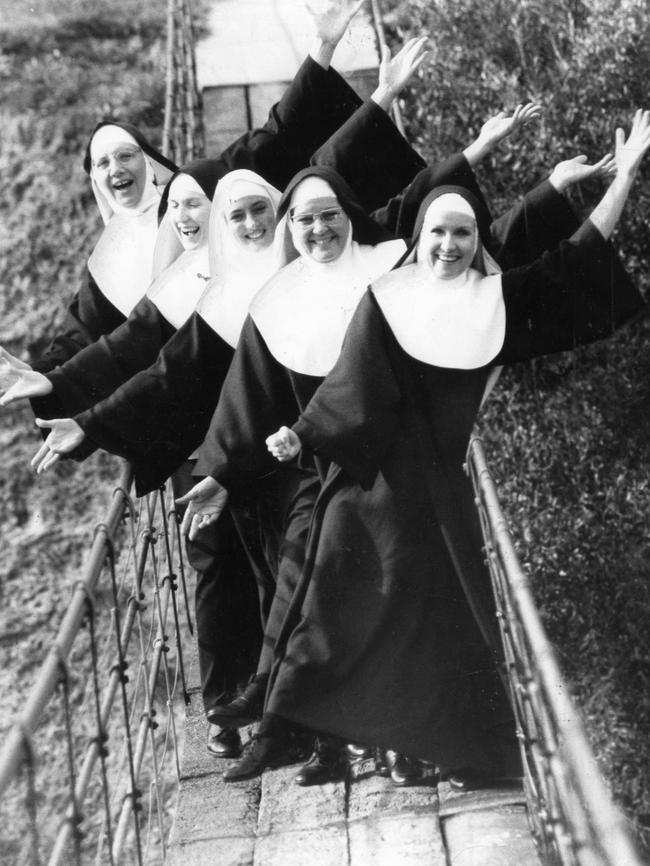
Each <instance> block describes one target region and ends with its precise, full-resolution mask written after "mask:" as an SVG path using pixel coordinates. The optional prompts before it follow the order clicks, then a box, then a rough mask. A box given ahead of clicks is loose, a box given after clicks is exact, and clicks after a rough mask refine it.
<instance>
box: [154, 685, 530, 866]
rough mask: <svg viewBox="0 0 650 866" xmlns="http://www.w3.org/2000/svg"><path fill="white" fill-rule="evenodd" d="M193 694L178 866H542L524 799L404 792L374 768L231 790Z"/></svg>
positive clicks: (175, 850)
mask: <svg viewBox="0 0 650 866" xmlns="http://www.w3.org/2000/svg"><path fill="white" fill-rule="evenodd" d="M206 727H207V726H206V722H205V719H204V717H203V712H202V706H201V699H200V694H199V692H198V690H193V694H192V703H191V706H190V707H189V708H188V714H187V719H186V725H185V747H184V756H183V769H182V778H181V785H180V791H179V800H178V808H177V811H176V816H175V823H174V832H173V837H172V846H171V850H170V852H169V859H168V860H167V863H168V864H169V866H305V864H308V866H368V864H373V866H375V864H376V866H384V864H385V866H396V864H399V866H539V859H538V857H537V854H536V852H535V848H534V845H533V842H532V838H531V836H530V832H529V829H528V821H527V816H526V807H525V805H524V799H523V795H522V793H521V792H518V791H482V792H476V793H474V794H455V793H452V792H451V791H450V789H449V786H448V785H447V784H440V785H437V786H436V784H435V783H434V780H433V778H429V779H425V780H424V783H423V784H422V785H419V786H417V787H412V788H396V787H395V786H394V785H393V784H392V783H391V782H390V780H389V779H383V778H381V777H379V776H377V775H375V774H374V773H373V772H372V770H373V767H372V765H371V762H370V761H367V762H363V763H361V764H360V765H359V766H358V767H355V768H354V770H351V771H350V773H349V775H348V778H347V779H346V780H345V781H342V782H340V783H336V784H335V783H332V784H327V785H322V786H318V787H313V788H300V787H298V786H297V785H296V784H295V783H294V781H293V777H294V775H295V773H296V769H297V768H296V766H290V767H283V768H282V769H279V770H271V771H267V772H266V773H264V775H263V777H262V778H261V779H253V780H251V781H249V782H239V783H236V784H232V783H231V784H226V783H225V782H223V780H222V778H221V773H222V772H223V770H224V769H225V767H226V766H227V765H228V763H229V762H228V761H225V760H219V759H215V758H214V757H213V756H211V755H210V754H209V753H208V752H207V751H206V737H207V730H206Z"/></svg>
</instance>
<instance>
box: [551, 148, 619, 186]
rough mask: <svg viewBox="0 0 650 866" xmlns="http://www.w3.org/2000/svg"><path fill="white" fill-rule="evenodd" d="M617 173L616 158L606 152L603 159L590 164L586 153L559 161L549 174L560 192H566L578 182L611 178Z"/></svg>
mask: <svg viewBox="0 0 650 866" xmlns="http://www.w3.org/2000/svg"><path fill="white" fill-rule="evenodd" d="M615 174H616V160H615V159H614V157H613V156H612V154H611V153H607V154H605V156H604V157H603V158H602V159H599V160H598V162H595V163H594V164H593V165H589V163H588V162H587V157H586V156H585V155H584V154H580V156H574V157H573V159H564V160H562V162H558V164H557V165H556V166H555V168H554V169H553V171H552V172H551V174H550V176H549V181H550V182H551V183H552V184H553V186H554V187H555V189H556V190H557V191H558V192H564V191H565V190H567V189H568V188H569V187H570V186H573V185H574V184H576V183H582V182H583V181H585V180H593V179H594V178H606V179H610V180H611V178H612V177H614V175H615Z"/></svg>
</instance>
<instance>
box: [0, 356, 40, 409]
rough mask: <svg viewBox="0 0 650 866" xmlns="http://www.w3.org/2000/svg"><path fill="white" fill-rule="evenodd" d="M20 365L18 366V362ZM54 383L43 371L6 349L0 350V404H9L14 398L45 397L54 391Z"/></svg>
mask: <svg viewBox="0 0 650 866" xmlns="http://www.w3.org/2000/svg"><path fill="white" fill-rule="evenodd" d="M16 362H17V364H19V365H20V366H17V364H16ZM52 390H53V389H52V383H51V382H50V380H49V379H47V378H46V377H45V376H44V375H43V374H42V373H37V372H36V371H35V370H32V368H31V367H30V366H29V364H25V363H24V361H19V360H18V359H17V358H13V356H12V355H9V353H8V352H5V351H4V349H3V350H0V392H2V397H0V406H8V405H9V404H10V403H13V402H14V400H24V399H25V398H27V397H44V396H45V395H46V394H51V393H52Z"/></svg>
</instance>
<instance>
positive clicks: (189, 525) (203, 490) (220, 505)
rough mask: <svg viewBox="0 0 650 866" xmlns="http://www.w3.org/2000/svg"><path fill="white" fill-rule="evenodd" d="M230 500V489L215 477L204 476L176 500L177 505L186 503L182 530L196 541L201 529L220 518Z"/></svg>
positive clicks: (190, 538) (191, 539)
mask: <svg viewBox="0 0 650 866" xmlns="http://www.w3.org/2000/svg"><path fill="white" fill-rule="evenodd" d="M227 502H228V491H227V490H226V489H225V488H224V487H222V486H221V485H220V484H219V482H218V481H216V480H215V479H214V478H210V477H209V476H208V477H207V478H204V479H203V480H202V481H199V482H198V484H195V485H194V487H193V488H192V489H191V490H190V491H189V492H188V493H186V494H185V496H181V497H180V498H179V499H177V500H176V504H177V505H186V506H187V509H186V511H185V514H184V515H183V522H182V524H181V532H182V533H183V534H184V535H186V536H187V537H188V538H189V540H190V541H194V539H195V538H196V536H197V535H198V532H199V530H200V529H203V527H204V526H209V525H210V524H211V523H214V522H215V521H216V520H218V519H219V517H220V515H221V512H222V511H223V509H224V508H225V506H226V503H227Z"/></svg>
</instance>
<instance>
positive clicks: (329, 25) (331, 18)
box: [305, 0, 366, 69]
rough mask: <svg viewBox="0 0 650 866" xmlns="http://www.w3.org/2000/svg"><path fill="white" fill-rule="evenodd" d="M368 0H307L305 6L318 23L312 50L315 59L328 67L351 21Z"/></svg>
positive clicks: (315, 22) (316, 23)
mask: <svg viewBox="0 0 650 866" xmlns="http://www.w3.org/2000/svg"><path fill="white" fill-rule="evenodd" d="M365 2H366V0H307V2H306V3H305V7H306V8H307V11H308V12H309V14H310V15H311V17H312V19H313V21H314V24H315V25H316V37H315V43H314V45H313V46H312V49H311V51H310V54H311V56H312V57H313V58H314V60H315V61H316V62H317V63H319V64H320V65H321V66H322V67H324V68H325V69H327V67H328V66H329V65H330V61H331V59H332V55H333V54H334V49H335V48H336V46H337V45H338V44H339V42H340V41H341V38H342V37H343V34H344V33H345V31H346V30H347V29H348V25H349V23H350V21H351V20H352V19H353V18H354V16H355V15H356V14H357V12H358V11H359V9H361V7H362V6H363V4H364V3H365Z"/></svg>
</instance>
